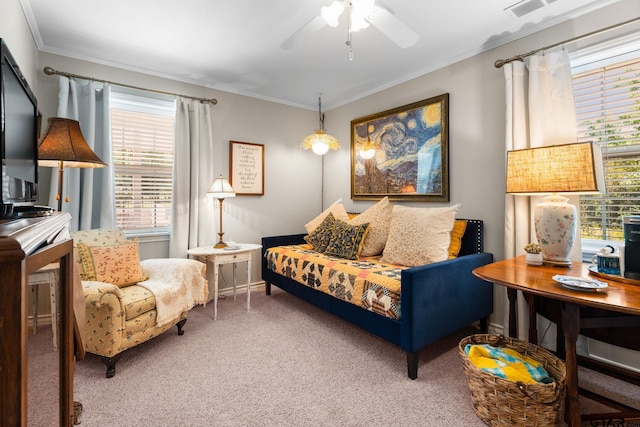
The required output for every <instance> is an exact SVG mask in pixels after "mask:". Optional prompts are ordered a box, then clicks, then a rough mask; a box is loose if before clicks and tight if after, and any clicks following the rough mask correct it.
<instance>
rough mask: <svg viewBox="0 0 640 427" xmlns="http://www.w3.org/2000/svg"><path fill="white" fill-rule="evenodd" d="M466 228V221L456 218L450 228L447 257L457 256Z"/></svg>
mask: <svg viewBox="0 0 640 427" xmlns="http://www.w3.org/2000/svg"><path fill="white" fill-rule="evenodd" d="M466 230H467V221H465V220H464V219H456V222H455V223H454V224H453V230H451V242H450V243H449V259H453V258H457V257H458V254H459V253H460V248H461V247H462V236H463V235H464V232H465V231H466Z"/></svg>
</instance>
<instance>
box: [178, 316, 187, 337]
mask: <svg viewBox="0 0 640 427" xmlns="http://www.w3.org/2000/svg"><path fill="white" fill-rule="evenodd" d="M185 323H187V319H182V320H181V321H179V322H178V323H176V328H178V335H184V331H183V330H182V327H183V326H184V324H185Z"/></svg>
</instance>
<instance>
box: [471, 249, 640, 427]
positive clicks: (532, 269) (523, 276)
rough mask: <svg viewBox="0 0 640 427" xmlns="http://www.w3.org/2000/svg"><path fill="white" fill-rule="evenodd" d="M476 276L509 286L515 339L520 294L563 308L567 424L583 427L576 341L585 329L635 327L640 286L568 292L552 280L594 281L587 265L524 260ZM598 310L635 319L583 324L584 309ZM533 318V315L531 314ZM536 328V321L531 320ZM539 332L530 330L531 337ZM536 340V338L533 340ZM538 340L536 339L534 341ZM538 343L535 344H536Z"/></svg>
mask: <svg viewBox="0 0 640 427" xmlns="http://www.w3.org/2000/svg"><path fill="white" fill-rule="evenodd" d="M473 273H474V274H475V275H476V276H477V277H479V278H481V279H484V280H486V281H488V282H491V283H494V284H496V285H501V286H505V287H506V288H507V292H508V295H509V335H510V336H515V335H516V333H515V326H516V317H515V295H516V291H518V290H520V291H523V292H525V294H527V295H528V296H530V297H533V296H539V297H542V298H548V299H552V300H556V301H561V302H562V303H563V304H562V322H561V323H562V325H561V326H562V330H563V332H564V336H565V351H566V355H565V363H566V367H567V399H566V402H567V413H566V417H565V418H566V420H567V423H568V424H569V425H570V426H572V427H576V426H579V425H580V422H581V419H580V404H579V401H578V365H577V353H576V340H577V339H578V334H579V332H580V328H581V327H593V324H595V323H598V325H599V326H600V325H609V326H611V327H613V326H620V325H621V324H623V323H624V322H627V323H625V324H629V323H632V324H633V323H635V321H638V318H637V317H635V316H640V286H634V285H630V284H625V283H621V282H615V281H611V280H606V282H607V283H608V284H609V287H608V288H607V289H606V290H605V291H598V292H584V291H574V290H571V289H567V288H564V287H563V286H562V285H561V284H560V283H558V282H556V281H554V280H553V279H552V278H551V277H552V276H553V275H555V274H562V275H568V276H581V277H585V278H592V279H598V278H596V277H592V276H591V275H590V273H589V271H588V269H587V266H586V264H574V265H573V266H572V267H570V268H561V267H551V266H544V265H543V266H530V265H527V263H526V262H525V259H524V256H520V257H517V258H512V259H508V260H504V261H500V262H495V263H492V264H487V265H485V266H482V267H479V268H477V269H475V270H474V271H473ZM598 280H601V281H605V280H603V279H598ZM581 306H586V307H595V308H601V309H605V310H609V311H614V312H618V313H622V314H625V315H631V316H633V317H631V316H627V317H616V318H613V320H612V319H611V318H610V319H609V320H607V319H589V320H587V321H585V322H583V324H581V319H580V312H579V310H580V307H581ZM529 315H530V316H532V314H531V313H530V314H529ZM531 320H532V322H530V324H531V323H533V325H532V326H531V327H532V328H535V317H533V319H531ZM534 330H535V329H530V337H531V335H532V333H533V331H534ZM531 338H533V337H531ZM534 340H535V338H534ZM534 342H535V341H534Z"/></svg>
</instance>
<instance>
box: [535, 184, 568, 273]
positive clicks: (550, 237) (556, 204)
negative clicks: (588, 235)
mask: <svg viewBox="0 0 640 427" xmlns="http://www.w3.org/2000/svg"><path fill="white" fill-rule="evenodd" d="M568 200H569V199H567V198H566V197H562V196H559V195H557V194H552V195H550V196H546V197H543V198H542V202H541V203H538V204H537V205H536V207H535V211H534V224H535V229H536V238H537V239H538V244H539V245H540V248H541V249H542V258H543V262H544V263H545V264H549V265H557V266H566V267H569V266H571V260H569V254H570V253H571V248H572V247H573V241H574V239H575V236H576V229H577V224H576V217H577V209H576V207H575V206H574V205H571V204H568V203H567V201H568Z"/></svg>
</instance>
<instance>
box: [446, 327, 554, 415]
mask: <svg viewBox="0 0 640 427" xmlns="http://www.w3.org/2000/svg"><path fill="white" fill-rule="evenodd" d="M467 344H490V345H492V346H494V347H506V348H511V349H513V350H516V351H518V352H519V353H520V354H522V355H525V356H528V357H530V358H532V359H534V360H536V361H538V362H540V363H541V364H542V366H543V367H544V368H545V369H546V370H547V372H548V373H549V374H550V375H551V376H552V377H553V378H554V379H555V382H553V383H551V384H522V383H519V382H518V383H516V382H514V381H510V380H506V379H504V378H499V377H497V376H495V375H492V374H490V373H488V372H484V371H482V370H480V369H479V368H477V367H475V366H474V365H473V364H472V363H471V362H470V361H469V358H468V357H467V355H466V354H465V352H464V347H465V346H466V345H467ZM458 350H459V352H460V356H461V357H462V362H463V363H464V372H465V374H466V375H467V379H468V381H469V390H470V391H471V398H472V401H473V410H474V411H475V413H476V415H478V417H480V419H482V421H484V422H485V423H487V424H488V425H490V426H509V427H511V426H557V425H558V424H559V423H560V421H561V420H562V414H563V410H564V397H565V384H566V368H565V365H564V363H563V362H562V361H561V360H560V359H558V358H557V357H556V356H554V355H553V354H551V352H549V351H547V350H545V349H543V348H541V347H538V346H536V345H533V344H530V343H528V342H524V341H520V340H517V339H514V338H508V337H504V336H498V335H488V334H478V335H471V336H468V337H466V338H464V339H463V340H462V341H460V344H459V345H458Z"/></svg>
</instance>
